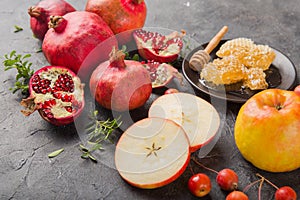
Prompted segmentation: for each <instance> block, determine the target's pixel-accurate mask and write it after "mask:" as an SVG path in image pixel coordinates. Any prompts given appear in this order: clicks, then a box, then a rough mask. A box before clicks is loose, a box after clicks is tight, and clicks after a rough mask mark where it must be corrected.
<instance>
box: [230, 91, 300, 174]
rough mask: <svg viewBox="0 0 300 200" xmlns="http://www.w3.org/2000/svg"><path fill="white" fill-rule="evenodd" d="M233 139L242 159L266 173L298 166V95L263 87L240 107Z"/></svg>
mask: <svg viewBox="0 0 300 200" xmlns="http://www.w3.org/2000/svg"><path fill="white" fill-rule="evenodd" d="M234 136H235V142H236V145H237V147H238V149H239V150H240V152H241V154H242V155H243V156H244V158H245V159H246V160H248V161H250V162H251V163H252V164H253V165H254V166H256V167H258V168H260V169H263V170H266V171H270V172H286V171H291V170H295V169H297V168H299V167H300V156H299V155H300V96H299V95H297V94H296V93H295V92H293V91H287V90H281V89H267V90H264V91H261V92H259V93H257V94H256V95H254V96H252V97H251V98H250V99H249V100H248V101H247V102H246V103H245V104H244V105H243V106H242V107H241V109H240V111H239V113H238V116H237V119H236V123H235V127H234Z"/></svg>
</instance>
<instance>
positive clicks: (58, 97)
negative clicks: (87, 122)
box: [21, 66, 84, 125]
mask: <svg viewBox="0 0 300 200" xmlns="http://www.w3.org/2000/svg"><path fill="white" fill-rule="evenodd" d="M29 92H30V96H29V97H28V98H27V99H23V100H22V101H21V105H23V106H24V107H25V108H26V109H25V110H22V113H23V114H24V115H26V116H28V115H30V114H31V113H33V112H34V111H35V110H38V111H39V113H40V115H41V116H42V117H43V118H44V119H45V120H46V121H48V122H50V123H52V124H54V125H66V124H69V123H71V122H73V120H74V118H76V117H77V116H79V114H80V113H81V111H82V109H83V107H84V91H83V84H82V83H81V81H80V79H79V77H77V76H76V75H75V74H74V72H72V71H71V70H69V69H67V68H65V67H60V66H45V67H43V68H41V69H40V70H38V71H36V72H35V73H34V75H33V76H32V77H31V79H30V81H29Z"/></svg>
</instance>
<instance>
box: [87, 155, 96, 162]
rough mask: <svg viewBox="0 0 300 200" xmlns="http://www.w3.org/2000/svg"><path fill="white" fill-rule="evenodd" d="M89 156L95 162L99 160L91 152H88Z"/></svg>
mask: <svg viewBox="0 0 300 200" xmlns="http://www.w3.org/2000/svg"><path fill="white" fill-rule="evenodd" d="M88 157H89V158H90V159H91V160H92V161H93V162H95V163H97V162H98V161H97V159H96V158H95V157H94V156H92V155H91V154H88Z"/></svg>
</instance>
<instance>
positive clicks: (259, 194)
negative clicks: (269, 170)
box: [258, 177, 265, 200]
mask: <svg viewBox="0 0 300 200" xmlns="http://www.w3.org/2000/svg"><path fill="white" fill-rule="evenodd" d="M264 180H265V178H264V177H262V178H261V181H260V184H259V187H258V200H261V188H262V184H263V182H264Z"/></svg>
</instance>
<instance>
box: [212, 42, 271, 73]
mask: <svg viewBox="0 0 300 200" xmlns="http://www.w3.org/2000/svg"><path fill="white" fill-rule="evenodd" d="M216 55H217V56H219V57H221V58H224V57H226V56H234V57H235V58H236V59H238V60H239V62H241V63H242V64H243V65H245V66H246V67H248V68H249V67H259V68H262V69H263V70H266V69H268V68H269V67H270V65H271V64H272V62H273V61H274V59H275V52H274V51H273V50H272V48H270V47H269V46H267V45H256V44H254V42H253V41H252V40H251V39H247V38H236V39H233V40H229V41H227V42H225V43H224V44H223V45H222V46H221V47H220V49H219V50H218V51H217V53H216Z"/></svg>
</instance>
